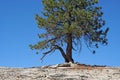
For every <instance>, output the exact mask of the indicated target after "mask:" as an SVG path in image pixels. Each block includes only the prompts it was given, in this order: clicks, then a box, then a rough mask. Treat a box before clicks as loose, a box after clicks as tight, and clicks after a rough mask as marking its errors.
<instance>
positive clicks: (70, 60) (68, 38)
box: [66, 33, 74, 63]
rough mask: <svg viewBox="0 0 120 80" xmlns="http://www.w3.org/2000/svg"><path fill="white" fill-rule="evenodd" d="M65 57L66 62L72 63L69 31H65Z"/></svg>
mask: <svg viewBox="0 0 120 80" xmlns="http://www.w3.org/2000/svg"><path fill="white" fill-rule="evenodd" d="M66 57H67V59H68V62H72V63H74V60H73V59H72V34H71V33H67V48H66Z"/></svg>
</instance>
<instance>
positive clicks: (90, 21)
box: [30, 0, 109, 62]
mask: <svg viewBox="0 0 120 80" xmlns="http://www.w3.org/2000/svg"><path fill="white" fill-rule="evenodd" d="M42 3H43V6H44V11H43V12H42V14H43V16H39V15H38V14H36V20H37V24H38V27H39V29H40V30H44V33H41V34H39V35H38V36H39V38H40V41H39V42H38V43H36V44H34V45H30V47H31V48H32V49H35V50H39V51H41V50H44V49H45V50H48V51H46V52H44V53H43V57H42V58H41V59H43V58H44V57H45V55H47V54H49V53H51V52H54V51H55V50H59V51H60V52H61V54H62V56H63V58H64V59H65V62H74V60H73V59H72V50H76V46H80V49H81V47H82V44H81V41H84V42H85V44H86V46H87V47H88V48H91V47H93V46H94V47H96V48H98V47H99V45H100V44H102V45H107V44H108V40H107V38H106V36H107V32H108V30H109V28H104V25H105V20H103V19H102V16H103V12H102V11H101V9H102V7H101V6H98V0H42ZM63 46H65V47H66V49H63ZM65 50H66V51H65ZM92 52H93V53H95V51H94V50H93V51H92Z"/></svg>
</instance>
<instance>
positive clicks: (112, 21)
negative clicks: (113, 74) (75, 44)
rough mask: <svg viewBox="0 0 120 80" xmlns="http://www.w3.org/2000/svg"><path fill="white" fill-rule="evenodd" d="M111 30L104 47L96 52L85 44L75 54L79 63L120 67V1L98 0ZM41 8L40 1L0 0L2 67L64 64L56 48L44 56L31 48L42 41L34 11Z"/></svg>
mask: <svg viewBox="0 0 120 80" xmlns="http://www.w3.org/2000/svg"><path fill="white" fill-rule="evenodd" d="M99 1H100V4H99V5H100V6H102V8H103V9H102V11H103V12H104V16H103V18H104V19H105V20H106V22H107V24H106V25H105V26H106V27H109V28H110V31H109V33H108V39H109V44H108V46H101V47H100V48H99V49H97V50H96V51H97V53H96V54H95V55H93V54H92V53H91V52H90V51H89V50H88V49H87V48H86V47H85V46H83V48H82V51H81V53H79V54H76V53H74V56H73V57H74V59H75V61H76V62H80V63H85V64H92V65H95V64H96V65H108V66H120V43H119V42H120V36H119V35H120V27H119V24H120V20H119V19H120V9H119V8H120V4H119V3H120V0H99ZM41 10H42V3H41V0H0V66H8V67H33V66H43V65H50V64H58V63H63V62H64V60H63V58H62V56H61V55H60V53H59V52H58V51H56V52H55V53H52V54H50V55H48V56H46V57H45V58H44V61H43V62H42V63H41V61H40V57H41V55H36V54H35V51H32V50H31V49H30V48H29V44H34V43H36V42H38V41H39V39H38V36H37V34H38V33H40V32H41V31H40V30H39V29H38V28H37V24H36V21H35V19H34V18H35V14H36V13H39V14H40V15H41V13H40V11H41Z"/></svg>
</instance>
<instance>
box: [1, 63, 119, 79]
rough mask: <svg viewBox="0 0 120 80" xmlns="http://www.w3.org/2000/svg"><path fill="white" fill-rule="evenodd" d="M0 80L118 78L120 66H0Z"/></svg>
mask: <svg viewBox="0 0 120 80" xmlns="http://www.w3.org/2000/svg"><path fill="white" fill-rule="evenodd" d="M0 80H120V68H113V67H106V66H90V65H84V64H58V65H53V66H44V67H34V68H6V67H0Z"/></svg>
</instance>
